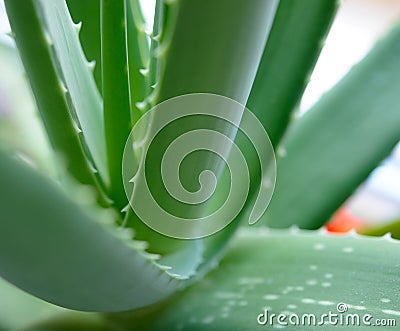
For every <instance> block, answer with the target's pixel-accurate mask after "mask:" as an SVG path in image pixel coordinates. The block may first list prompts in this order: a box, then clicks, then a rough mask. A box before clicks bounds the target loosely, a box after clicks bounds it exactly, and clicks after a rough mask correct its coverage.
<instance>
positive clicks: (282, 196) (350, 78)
mask: <svg viewBox="0 0 400 331" xmlns="http://www.w3.org/2000/svg"><path fill="white" fill-rule="evenodd" d="M399 52H400V26H397V27H396V28H395V29H394V30H393V31H392V32H391V33H390V34H389V35H388V36H387V37H386V38H385V39H383V40H381V41H380V42H379V43H378V44H377V45H376V46H375V47H374V49H373V50H372V51H371V52H370V53H369V54H368V55H367V56H366V58H365V59H364V60H362V61H361V62H360V63H359V64H358V65H356V66H355V67H354V68H353V69H352V70H351V71H350V72H349V73H348V75H347V76H346V77H345V78H344V79H343V80H342V81H341V82H339V83H338V84H337V85H336V86H335V87H334V88H333V89H332V90H331V91H330V92H328V93H327V94H326V95H324V96H323V97H322V98H321V100H320V101H319V102H318V103H317V104H316V105H315V106H314V107H313V108H312V109H311V110H310V111H308V112H307V113H306V114H305V115H304V116H302V117H301V118H300V119H299V120H298V121H297V122H295V123H294V124H293V127H291V128H290V129H289V132H288V134H287V137H286V138H285V139H284V141H283V144H282V147H281V149H280V150H278V160H277V161H278V164H277V167H278V169H279V172H278V176H277V183H276V188H275V193H274V197H273V198H272V201H271V204H270V206H269V209H268V210H267V213H266V215H265V221H266V222H267V224H269V225H270V226H273V227H287V226H290V225H291V224H298V225H299V226H300V227H304V228H318V227H320V226H321V225H322V224H324V223H325V222H327V221H328V220H329V218H330V216H331V215H332V213H333V212H334V211H335V210H336V209H337V208H338V207H339V206H340V205H341V204H342V203H343V202H344V201H345V199H346V198H347V197H348V196H349V195H350V194H351V193H352V192H353V191H354V190H355V189H356V188H357V187H358V186H359V185H360V184H361V183H362V181H363V180H365V178H366V177H367V176H368V175H369V173H370V172H371V171H372V170H373V169H374V168H375V167H376V166H377V165H378V164H379V163H380V162H381V161H382V160H383V159H384V158H385V157H386V156H387V155H389V153H390V151H391V150H392V149H393V147H394V146H395V144H396V143H397V142H398V141H399V140H400V130H399V127H400V95H399V90H400V58H399V56H398V54H399Z"/></svg>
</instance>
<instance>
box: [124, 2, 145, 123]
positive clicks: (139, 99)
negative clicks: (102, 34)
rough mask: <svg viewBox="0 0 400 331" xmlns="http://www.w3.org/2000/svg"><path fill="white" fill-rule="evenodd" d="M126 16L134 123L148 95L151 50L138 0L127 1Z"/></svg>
mask: <svg viewBox="0 0 400 331" xmlns="http://www.w3.org/2000/svg"><path fill="white" fill-rule="evenodd" d="M126 16H127V36H128V40H127V43H128V46H127V48H128V62H129V86H130V97H131V117H132V125H134V124H135V123H136V121H137V120H138V119H139V118H140V116H141V115H142V109H141V107H140V106H141V104H142V103H143V102H144V99H145V97H146V90H147V85H148V72H149V65H150V64H149V61H150V51H149V43H148V41H147V36H146V34H145V21H144V18H143V16H142V12H141V7H140V3H139V1H138V0H128V1H127V15H126Z"/></svg>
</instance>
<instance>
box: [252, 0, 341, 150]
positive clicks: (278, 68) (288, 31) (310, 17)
mask: <svg viewBox="0 0 400 331" xmlns="http://www.w3.org/2000/svg"><path fill="white" fill-rule="evenodd" d="M337 7H338V1H336V0H327V1H319V0H305V1H293V0H281V1H280V2H279V6H278V9H277V13H276V16H275V19H274V23H273V25H272V29H271V33H270V36H269V38H268V42H267V45H266V47H265V50H264V54H263V57H262V60H261V63H260V66H259V68H258V72H257V76H256V79H255V81H254V84H253V87H252V90H251V94H250V98H249V100H248V102H247V107H248V108H249V109H250V110H251V111H252V112H253V113H255V114H256V115H257V117H258V118H259V120H260V121H261V123H263V125H264V127H265V129H266V130H267V132H268V135H269V137H270V139H271V142H272V144H273V145H274V146H277V145H278V143H279V141H280V140H281V138H282V136H283V134H284V132H285V130H286V127H287V126H288V124H289V122H290V120H291V114H292V112H293V110H294V109H295V106H296V105H297V103H298V102H299V100H300V98H301V96H302V95H303V92H304V89H305V87H306V84H307V83H308V80H309V75H310V73H311V72H312V70H313V68H314V65H315V63H316V61H317V58H318V56H319V53H320V51H321V49H322V45H323V41H324V39H325V36H326V34H327V32H328V31H329V28H330V25H331V22H332V19H333V17H334V15H335V12H336V9H337ZM294 54H295V56H294Z"/></svg>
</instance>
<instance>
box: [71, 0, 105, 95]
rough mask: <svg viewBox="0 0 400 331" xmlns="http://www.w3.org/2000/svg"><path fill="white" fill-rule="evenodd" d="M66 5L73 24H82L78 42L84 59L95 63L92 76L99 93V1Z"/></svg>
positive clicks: (100, 87)
mask: <svg viewBox="0 0 400 331" xmlns="http://www.w3.org/2000/svg"><path fill="white" fill-rule="evenodd" d="M67 5H68V9H69V12H70V14H71V17H72V19H73V20H74V22H75V23H76V24H82V26H81V29H80V31H79V40H80V41H81V44H82V48H83V50H84V52H85V55H86V58H87V59H88V60H89V61H94V62H95V67H94V69H93V75H94V78H95V81H96V85H97V89H98V90H99V92H100V93H101V91H102V83H101V82H102V79H101V50H100V0H79V1H76V0H67Z"/></svg>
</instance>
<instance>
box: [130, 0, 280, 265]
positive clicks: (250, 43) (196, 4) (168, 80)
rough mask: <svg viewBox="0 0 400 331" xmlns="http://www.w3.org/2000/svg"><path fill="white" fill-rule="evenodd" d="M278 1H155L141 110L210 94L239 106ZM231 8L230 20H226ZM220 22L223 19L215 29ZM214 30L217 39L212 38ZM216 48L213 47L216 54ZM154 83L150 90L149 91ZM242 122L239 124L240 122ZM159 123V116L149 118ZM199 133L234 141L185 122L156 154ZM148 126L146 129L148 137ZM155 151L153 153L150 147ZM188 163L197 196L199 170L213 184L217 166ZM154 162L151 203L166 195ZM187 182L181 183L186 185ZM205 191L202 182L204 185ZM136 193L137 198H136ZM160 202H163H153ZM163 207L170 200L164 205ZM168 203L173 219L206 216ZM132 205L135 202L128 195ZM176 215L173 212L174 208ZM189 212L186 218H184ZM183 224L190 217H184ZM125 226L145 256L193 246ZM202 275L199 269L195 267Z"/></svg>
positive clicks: (207, 159) (210, 245)
mask: <svg viewBox="0 0 400 331" xmlns="http://www.w3.org/2000/svg"><path fill="white" fill-rule="evenodd" d="M276 5H277V2H276V1H268V2H267V1H263V0H261V1H260V0H250V1H248V2H246V3H245V4H244V3H243V2H242V1H239V0H234V1H232V0H229V1H227V0H223V1H218V2H215V1H211V0H210V1H200V0H195V1H158V2H157V6H156V15H155V24H154V31H153V36H152V45H151V56H152V58H151V61H150V62H151V63H150V72H149V77H150V78H149V84H150V85H151V86H149V90H150V91H152V92H151V94H150V95H148V97H147V99H146V100H145V101H146V104H143V105H142V106H143V109H148V108H149V107H150V106H152V105H155V104H158V103H160V102H162V101H165V100H167V99H169V98H172V97H175V96H179V95H182V94H188V93H196V92H197V93H203V92H209V93H215V94H221V95H224V96H228V97H230V98H233V99H235V100H237V101H240V102H242V103H245V102H246V100H247V98H248V95H249V93H250V89H251V85H252V83H253V80H254V77H255V75H256V70H257V67H258V64H259V61H260V58H261V55H262V52H263V50H264V46H265V42H266V39H267V37H268V34H269V29H270V26H271V24H272V19H273V16H274V14H275V10H276ZM228 9H229V15H226V12H227V10H228ZM221 17H224V21H223V24H221ZM216 31H218V33H216ZM215 45H219V46H218V48H216V47H215ZM154 83H155V86H153V85H154ZM239 119H240V118H239ZM153 120H154V121H157V114H156V115H155V116H154V118H153ZM199 124H200V125H204V124H205V125H204V127H201V128H207V129H212V130H213V129H214V130H215V131H218V132H221V131H222V132H221V133H223V134H226V135H227V136H229V137H234V135H235V132H236V128H234V130H233V129H232V125H227V124H226V123H224V122H223V121H221V120H220V119H219V120H218V119H215V120H214V119H212V120H210V119H208V121H207V120H204V121H203V120H191V121H190V120H189V121H187V123H186V124H180V123H178V122H175V123H173V125H174V127H172V128H170V131H168V130H166V131H167V133H166V135H165V138H163V140H162V141H161V142H160V144H159V145H157V148H158V150H157V151H156V152H159V151H160V150H161V151H162V150H163V148H164V149H165V147H166V145H167V144H168V142H169V141H171V137H176V136H177V133H179V134H183V133H186V132H188V131H190V130H193V128H195V129H196V128H197V127H198V126H200V125H199ZM151 130H152V126H151V124H150V125H149V130H148V131H150V132H147V133H148V135H149V136H151ZM155 149H156V148H155ZM193 154H194V157H193V158H192V159H191V160H190V161H188V162H187V164H185V166H184V169H183V170H182V173H183V174H182V178H183V182H184V183H185V184H187V186H185V187H187V188H189V190H193V191H195V190H197V189H196V187H197V186H198V174H199V173H200V172H201V171H202V170H204V169H211V171H213V172H214V174H216V176H217V177H218V176H219V175H220V174H221V172H222V167H223V162H221V159H220V158H217V157H215V155H214V154H213V153H198V154H196V153H193ZM159 166H160V164H159V163H157V162H149V168H148V173H150V174H151V176H149V177H150V178H149V179H148V182H149V186H150V187H153V188H154V191H152V194H153V196H156V197H157V196H163V194H164V196H165V188H164V185H163V183H160V181H159V180H158V179H159V177H160V176H159V174H160V171H159ZM185 179H187V180H186V181H185ZM205 185H207V183H205ZM139 194H140V193H139ZM159 200H160V201H161V200H162V199H159ZM167 201H168V203H169V200H167ZM175 202H176V201H172V202H171V203H170V206H172V207H171V212H172V213H174V212H175V213H176V212H179V213H180V215H185V216H187V215H190V218H193V217H194V218H195V217H199V216H201V215H200V214H205V211H206V209H207V208H208V206H206V205H207V203H206V204H204V205H201V206H200V207H199V206H196V207H199V208H197V209H195V208H193V206H192V205H191V206H188V205H184V206H182V204H179V203H175ZM133 203H135V196H133ZM177 206H178V207H179V208H178V207H177ZM185 213H187V214H185ZM188 217H189V216H188ZM125 225H128V226H131V227H133V228H134V229H135V231H136V233H137V236H138V238H140V239H146V240H147V241H148V242H149V243H150V249H151V250H152V251H154V252H161V253H163V254H174V252H175V251H177V250H184V249H186V248H185V246H189V249H191V244H188V243H186V242H185V241H182V240H176V239H170V238H167V237H165V236H163V235H160V234H158V233H154V231H152V230H151V229H149V228H147V227H146V226H143V224H140V220H138V219H137V217H136V216H135V215H134V214H133V213H130V214H128V219H127V222H125ZM234 229H235V226H232V227H229V228H227V229H226V233H225V234H224V235H222V234H221V235H220V234H218V235H216V236H212V237H211V238H207V239H204V240H202V243H203V244H204V246H205V252H206V253H205V258H204V259H203V260H199V262H201V263H203V264H204V265H207V267H205V269H204V270H208V269H209V266H210V263H211V262H210V261H211V260H210V259H212V257H213V256H215V255H219V251H220V250H221V249H222V247H224V246H225V242H226V240H227V239H228V238H229V236H230V235H231V234H232V233H233V232H234V231H233V230H234ZM227 234H229V235H227ZM201 268H202V267H201Z"/></svg>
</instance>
